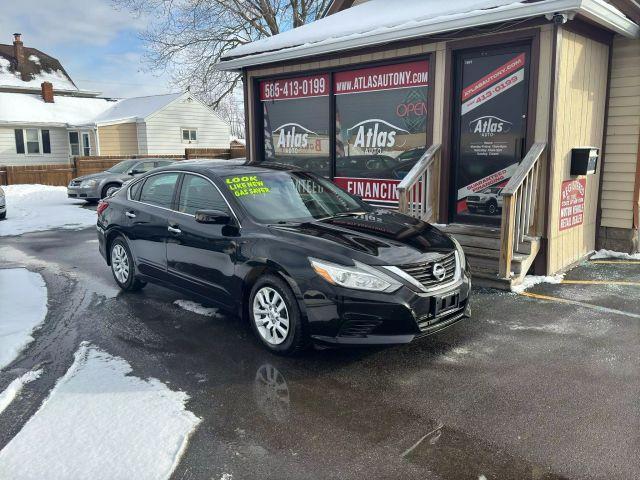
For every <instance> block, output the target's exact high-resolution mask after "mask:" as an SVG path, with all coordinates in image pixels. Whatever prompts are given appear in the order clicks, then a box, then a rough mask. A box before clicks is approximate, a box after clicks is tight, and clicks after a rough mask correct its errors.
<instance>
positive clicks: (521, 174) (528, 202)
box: [499, 142, 547, 278]
mask: <svg viewBox="0 0 640 480" xmlns="http://www.w3.org/2000/svg"><path fill="white" fill-rule="evenodd" d="M546 147H547V144H546V143H542V142H541V143H535V144H534V145H533V146H532V147H531V149H529V151H528V152H527V154H526V155H525V157H524V158H523V159H522V162H520V165H519V166H518V169H517V171H516V173H515V174H514V175H513V176H512V177H511V179H510V180H509V182H508V183H507V185H506V186H505V187H504V188H503V189H502V191H501V192H500V193H501V194H502V223H501V228H500V266H499V276H500V277H502V278H511V262H512V259H513V255H514V252H517V251H518V250H520V245H521V244H522V243H523V242H524V240H525V238H526V237H529V236H531V234H532V233H535V229H536V223H537V215H536V213H537V210H536V203H537V199H538V190H539V186H540V174H541V171H542V169H541V168H540V164H541V162H540V158H541V157H542V154H543V153H544V151H545V150H546Z"/></svg>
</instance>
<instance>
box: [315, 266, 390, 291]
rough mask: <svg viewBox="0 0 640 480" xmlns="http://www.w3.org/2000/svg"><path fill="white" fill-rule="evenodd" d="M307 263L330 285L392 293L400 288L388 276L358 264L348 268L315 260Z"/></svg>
mask: <svg viewBox="0 0 640 480" xmlns="http://www.w3.org/2000/svg"><path fill="white" fill-rule="evenodd" d="M309 261H310V262H311V266H312V267H313V269H314V270H315V271H316V273H317V274H318V275H320V276H321V277H322V278H324V279H325V280H326V281H327V282H329V283H331V284H332V285H339V286H341V287H345V288H353V289H355V290H368V291H374V292H394V291H396V290H397V289H398V288H400V286H401V284H400V283H399V282H397V281H395V280H394V279H393V278H391V277H389V276H388V275H385V274H384V273H382V272H380V271H378V270H376V269H375V268H373V267H370V266H368V265H365V264H363V263H360V262H355V264H356V265H355V266H354V267H348V266H345V265H338V264H336V263H331V262H326V261H324V260H318V259H316V258H309Z"/></svg>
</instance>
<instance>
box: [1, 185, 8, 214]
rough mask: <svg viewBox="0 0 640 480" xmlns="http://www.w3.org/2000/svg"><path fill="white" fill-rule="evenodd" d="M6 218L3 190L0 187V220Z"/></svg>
mask: <svg viewBox="0 0 640 480" xmlns="http://www.w3.org/2000/svg"><path fill="white" fill-rule="evenodd" d="M5 218H7V203H6V200H5V197H4V190H3V189H2V187H0V220H4V219H5Z"/></svg>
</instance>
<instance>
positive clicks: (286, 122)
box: [260, 74, 331, 176]
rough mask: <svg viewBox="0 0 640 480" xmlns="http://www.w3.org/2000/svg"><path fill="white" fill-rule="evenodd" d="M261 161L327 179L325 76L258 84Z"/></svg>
mask: <svg viewBox="0 0 640 480" xmlns="http://www.w3.org/2000/svg"><path fill="white" fill-rule="evenodd" d="M260 102H261V103H262V108H263V121H264V124H263V139H264V159H265V160H266V161H273V162H278V163H286V164H289V165H295V166H297V167H300V168H303V169H305V170H309V171H312V172H315V173H318V174H320V175H324V176H329V175H330V172H331V168H330V148H329V126H330V115H329V75H328V74H323V75H313V76H306V77H295V78H287V79H279V80H265V81H261V82H260Z"/></svg>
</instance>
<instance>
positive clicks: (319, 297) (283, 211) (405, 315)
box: [97, 162, 471, 354]
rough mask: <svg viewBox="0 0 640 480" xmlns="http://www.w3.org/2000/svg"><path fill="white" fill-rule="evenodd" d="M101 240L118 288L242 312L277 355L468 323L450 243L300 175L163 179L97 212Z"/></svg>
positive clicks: (211, 172) (179, 170)
mask: <svg viewBox="0 0 640 480" xmlns="http://www.w3.org/2000/svg"><path fill="white" fill-rule="evenodd" d="M97 229H98V239H99V247H100V252H101V254H102V255H103V257H104V259H105V260H106V263H107V265H110V267H111V270H112V273H113V277H114V279H115V282H116V283H117V284H118V285H119V286H120V288H122V289H123V290H126V291H134V290H139V289H141V288H142V287H144V286H145V284H146V283H147V282H155V283H158V284H161V285H164V286H167V287H170V288H173V289H176V290H179V291H183V292H187V293H190V294H193V295H195V296H199V297H201V298H203V299H206V300H207V301H210V302H213V303H215V304H216V305H218V306H219V307H220V308H222V309H225V310H228V311H231V312H236V313H239V314H240V316H241V317H242V318H244V319H246V320H248V321H249V324H250V325H251V328H252V329H253V331H254V332H255V334H256V337H257V338H258V339H259V340H260V341H261V342H262V344H263V345H264V346H265V347H266V348H268V349H269V350H271V351H273V352H276V353H283V354H291V353H295V352H297V351H300V350H302V349H304V348H305V347H306V346H307V345H309V344H310V343H312V342H315V343H320V344H333V345H336V344H340V345H342V344H345V345H357V344H395V343H407V342H410V341H412V340H413V339H415V338H417V337H421V336H424V335H428V334H432V333H434V332H437V331H439V330H441V329H443V328H445V327H447V326H449V325H452V324H453V323H455V322H457V321H459V320H461V319H462V318H465V317H468V316H469V315H470V305H469V294H470V288H471V280H470V275H469V269H468V265H467V263H466V261H465V255H464V252H463V251H462V248H461V247H460V245H459V244H458V243H457V242H456V241H455V240H454V239H453V238H451V237H449V236H447V235H446V234H444V233H442V232H440V231H439V230H438V229H437V228H436V227H434V226H432V225H430V224H428V223H426V222H423V221H420V220H417V219H415V218H413V217H409V216H406V215H402V214H400V213H398V212H395V211H392V210H389V209H381V208H376V207H372V206H370V205H368V204H366V203H364V202H362V201H361V200H360V199H359V198H356V197H354V196H352V195H350V194H349V193H347V192H346V191H344V190H341V189H340V188H339V187H337V186H336V185H334V184H333V183H332V182H331V181H329V180H326V179H324V178H321V177H319V176H316V175H314V174H312V173H308V172H305V171H299V170H296V169H292V168H285V167H281V166H277V165H272V166H268V165H266V164H262V166H256V165H224V164H220V162H198V163H185V164H183V165H181V164H180V163H176V164H173V165H170V166H167V167H163V168H160V169H155V170H154V171H152V172H150V173H148V174H146V175H144V176H142V177H140V178H138V179H136V180H134V181H133V182H131V184H129V185H127V186H126V187H125V188H122V189H121V190H119V191H118V192H116V193H115V194H114V195H112V196H111V197H109V198H107V199H105V200H104V201H102V202H101V203H100V204H99V205H98V223H97Z"/></svg>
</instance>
